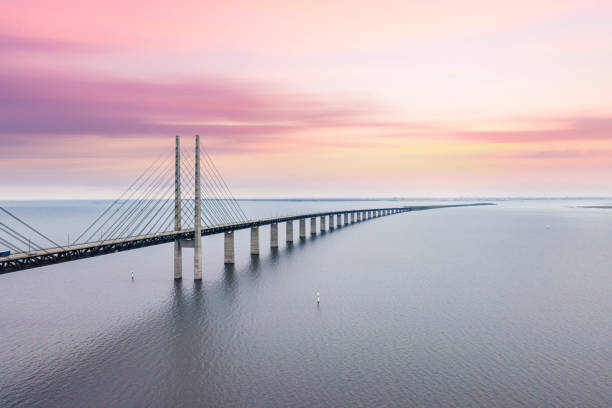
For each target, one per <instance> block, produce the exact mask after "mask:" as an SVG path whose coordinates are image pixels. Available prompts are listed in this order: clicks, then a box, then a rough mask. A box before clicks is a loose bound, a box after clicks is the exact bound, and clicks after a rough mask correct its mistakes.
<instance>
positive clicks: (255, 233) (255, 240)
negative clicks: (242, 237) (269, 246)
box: [251, 227, 259, 255]
mask: <svg viewBox="0 0 612 408" xmlns="http://www.w3.org/2000/svg"><path fill="white" fill-rule="evenodd" d="M251 255H259V227H252V228H251Z"/></svg>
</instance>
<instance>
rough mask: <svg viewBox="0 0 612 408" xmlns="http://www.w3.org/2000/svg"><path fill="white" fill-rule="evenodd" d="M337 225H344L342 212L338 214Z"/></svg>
mask: <svg viewBox="0 0 612 408" xmlns="http://www.w3.org/2000/svg"><path fill="white" fill-rule="evenodd" d="M336 225H337V226H338V228H340V227H341V226H342V214H338V215H337V216H336Z"/></svg>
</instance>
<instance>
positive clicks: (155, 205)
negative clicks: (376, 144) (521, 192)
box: [0, 136, 486, 280]
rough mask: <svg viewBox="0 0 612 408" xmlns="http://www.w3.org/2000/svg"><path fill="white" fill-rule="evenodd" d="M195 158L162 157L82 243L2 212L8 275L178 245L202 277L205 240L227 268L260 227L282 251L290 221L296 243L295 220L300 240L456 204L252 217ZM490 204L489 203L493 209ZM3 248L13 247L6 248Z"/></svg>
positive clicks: (177, 273) (3, 264)
mask: <svg viewBox="0 0 612 408" xmlns="http://www.w3.org/2000/svg"><path fill="white" fill-rule="evenodd" d="M194 150H195V151H194V154H189V153H188V152H186V151H184V149H182V148H181V143H180V138H179V136H177V137H176V146H175V151H174V152H173V153H172V154H168V155H164V156H161V157H159V158H157V159H156V160H155V161H154V162H153V163H152V164H151V165H150V166H149V167H148V168H147V169H145V170H144V171H143V172H142V174H140V175H139V176H138V177H137V178H136V180H134V182H133V183H132V184H131V185H130V186H129V187H128V188H127V189H126V190H125V191H124V192H123V194H121V196H120V197H119V198H117V199H116V200H115V201H113V202H112V203H111V204H110V205H109V206H108V207H107V208H106V209H105V210H104V211H103V212H102V213H101V214H100V215H99V216H98V217H97V218H96V219H95V220H93V221H92V222H91V224H89V225H88V226H87V227H86V228H85V229H84V230H83V231H82V232H81V233H80V234H79V235H78V236H77V237H76V238H75V239H74V240H72V241H71V242H69V243H68V244H67V245H60V244H58V243H57V242H56V241H54V240H52V239H51V238H49V237H48V236H47V235H45V234H43V233H42V232H40V231H39V230H37V229H36V228H34V227H32V226H31V225H29V224H28V223H27V222H25V221H24V220H22V219H21V218H20V217H18V216H17V215H15V214H14V213H12V212H10V211H9V210H7V209H6V208H3V207H0V274H3V273H8V272H15V271H20V270H24V269H29V268H36V267H41V266H45V265H52V264H56V263H60V262H68V261H74V260H78V259H83V258H90V257H94V256H98V255H105V254H111V253H115V252H120V251H127V250H131V249H137V248H143V247H147V246H152V245H159V244H165V243H171V242H172V243H174V277H175V279H180V278H182V249H183V248H185V247H189V248H194V278H195V279H196V280H198V279H202V236H204V235H212V234H218V233H223V234H224V262H225V263H228V264H231V263H234V231H236V230H239V229H246V228H250V229H251V234H250V237H251V243H250V247H251V254H252V255H257V254H259V227H261V226H264V225H270V245H271V246H272V247H273V248H275V247H278V224H279V223H285V227H286V241H287V243H288V244H290V243H293V239H294V233H293V224H294V221H298V224H299V237H300V239H305V238H306V220H308V219H310V234H311V235H315V234H316V233H317V220H319V225H318V230H319V231H320V232H323V231H326V230H327V229H328V225H329V229H335V228H339V227H342V226H347V225H349V224H352V223H355V222H361V221H363V220H368V219H372V218H377V217H380V216H386V215H391V214H397V213H402V212H406V211H415V210H426V209H433V208H442V207H457V206H465V205H484V204H482V203H481V204H455V205H429V206H411V207H385V208H369V209H359V210H355V209H352V210H343V211H328V212H317V213H308V214H299V215H289V216H280V217H272V218H262V219H255V220H253V219H249V217H247V215H246V214H245V212H244V211H243V209H242V208H241V207H240V205H239V203H238V201H237V200H236V199H235V198H234V196H233V194H232V193H231V191H230V189H229V188H228V186H227V183H226V182H225V180H224V179H223V177H222V176H221V173H220V172H219V170H218V169H217V167H216V166H215V164H214V162H213V160H212V158H211V157H210V156H209V155H208V153H206V151H201V149H200V140H199V136H196V139H195V149H194ZM485 204H486V203H485ZM3 248H6V250H5V249H3Z"/></svg>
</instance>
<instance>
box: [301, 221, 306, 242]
mask: <svg viewBox="0 0 612 408" xmlns="http://www.w3.org/2000/svg"><path fill="white" fill-rule="evenodd" d="M300 239H306V219H305V218H300Z"/></svg>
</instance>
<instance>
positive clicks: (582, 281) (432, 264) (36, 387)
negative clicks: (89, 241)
mask: <svg viewBox="0 0 612 408" xmlns="http://www.w3.org/2000/svg"><path fill="white" fill-rule="evenodd" d="M105 204H106V203H102V202H95V201H94V202H15V203H12V204H11V203H9V204H8V205H7V208H9V209H11V210H13V211H14V212H15V213H16V214H18V215H19V216H22V217H23V218H24V219H25V220H27V221H28V222H30V223H31V224H32V225H34V226H36V227H39V228H40V229H41V230H42V231H44V232H46V233H49V234H50V235H52V238H54V239H57V240H61V241H60V243H63V242H65V241H66V240H67V233H70V236H71V237H75V236H76V234H77V233H78V232H80V230H81V229H82V228H83V227H84V226H85V225H86V224H87V222H88V221H92V220H93V219H94V218H95V216H96V215H97V214H99V213H100V211H101V210H102V209H103V208H104V205H105ZM405 204H408V203H404V202H273V201H265V202H241V205H242V206H243V208H245V210H246V212H247V214H248V215H249V216H251V217H253V218H258V217H262V216H272V215H278V214H291V213H303V212H311V211H317V210H325V209H345V208H369V207H379V206H399V205H405ZM419 204H420V203H419ZM584 204H586V203H584V202H575V201H574V202H572V201H558V200H556V201H518V202H516V201H515V202H513V201H510V202H500V203H498V205H496V206H486V207H473V208H469V207H467V208H449V209H439V210H429V211H421V212H413V213H405V214H399V215H393V216H389V217H383V218H378V219H374V220H370V221H366V222H361V223H358V224H355V225H350V226H348V227H343V228H340V229H337V230H335V231H332V232H327V233H324V234H322V235H320V234H319V235H317V236H316V237H314V238H311V237H310V236H309V237H308V238H307V239H306V240H305V241H302V242H300V241H299V240H298V239H297V223H296V224H295V226H294V230H295V231H294V232H295V237H296V238H295V240H296V242H295V243H294V245H293V246H291V247H287V246H286V245H285V243H284V242H285V236H284V233H285V228H284V225H280V226H279V244H280V248H279V249H278V251H274V252H271V251H270V249H269V227H262V228H261V229H260V240H261V242H260V245H261V254H260V256H259V257H255V258H253V257H251V256H250V255H249V253H248V248H249V237H248V231H239V232H236V265H235V266H234V267H232V268H227V267H225V266H224V265H223V259H222V250H223V242H222V236H221V235H216V236H212V237H205V238H204V239H203V246H204V280H203V282H202V283H201V284H197V283H194V281H193V280H192V274H193V272H192V250H190V249H186V250H184V255H183V259H184V269H183V280H182V281H181V282H178V283H177V282H175V281H174V280H173V279H172V273H173V272H172V262H173V260H172V246H171V245H160V246H155V247H150V248H144V249H139V250H134V251H127V252H123V253H117V254H113V255H107V256H101V257H96V258H90V259H85V260H80V261H76V262H70V263H65V264H58V265H54V266H49V267H44V268H39V269H33V270H27V271H23V272H18V273H12V274H7V275H3V276H0V310H1V311H2V313H1V314H0V344H2V347H0V373H1V375H0V406H2V407H107V406H109V407H110V406H113V407H115V406H123V407H129V406H147V407H168V406H223V407H244V406H249V407H266V408H270V407H312V406H325V407H330V406H361V407H373V406H396V407H406V406H440V407H442V406H461V407H473V406H486V407H493V406H496V407H524V406H529V407H534V406H541V407H609V406H612V341H610V339H611V338H612V318H610V316H611V315H612V313H611V312H612V296H611V288H612V274H611V273H610V271H611V270H612V255H611V252H610V237H611V236H612V210H606V209H587V208H578V207H577V206H579V205H584ZM3 205H4V204H3ZM307 224H308V223H307ZM308 227H309V226H308ZM307 231H308V229H307ZM130 271H134V273H135V280H134V281H131V279H130ZM317 291H319V292H320V293H321V304H320V305H319V306H317V305H316V302H315V294H316V292H317Z"/></svg>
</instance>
